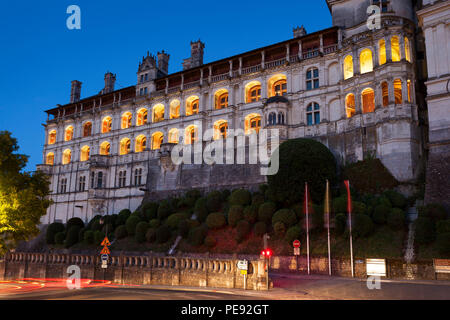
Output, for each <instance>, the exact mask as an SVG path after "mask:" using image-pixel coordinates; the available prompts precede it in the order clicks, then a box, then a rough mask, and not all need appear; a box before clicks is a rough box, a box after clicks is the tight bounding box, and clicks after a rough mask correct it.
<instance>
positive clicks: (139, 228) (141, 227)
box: [135, 221, 150, 237]
mask: <svg viewBox="0 0 450 320" xmlns="http://www.w3.org/2000/svg"><path fill="white" fill-rule="evenodd" d="M148 228H150V225H149V224H148V222H145V221H141V222H139V223H138V224H137V225H136V230H135V233H138V232H139V233H142V234H143V236H144V237H145V233H146V232H147V230H148Z"/></svg>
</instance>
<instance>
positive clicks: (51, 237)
mask: <svg viewBox="0 0 450 320" xmlns="http://www.w3.org/2000/svg"><path fill="white" fill-rule="evenodd" d="M64 230H65V228H64V224H62V223H61V222H53V223H50V224H49V225H48V227H47V232H46V234H45V242H46V243H47V244H55V235H56V234H57V233H58V232H63V233H64Z"/></svg>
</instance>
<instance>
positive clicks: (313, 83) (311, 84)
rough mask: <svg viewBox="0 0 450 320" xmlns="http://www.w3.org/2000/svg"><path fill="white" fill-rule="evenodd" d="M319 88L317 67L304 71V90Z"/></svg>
mask: <svg viewBox="0 0 450 320" xmlns="http://www.w3.org/2000/svg"><path fill="white" fill-rule="evenodd" d="M317 88H319V69H317V68H312V69H309V70H308V71H307V72H306V90H312V89H317Z"/></svg>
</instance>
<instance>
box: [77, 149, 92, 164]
mask: <svg viewBox="0 0 450 320" xmlns="http://www.w3.org/2000/svg"><path fill="white" fill-rule="evenodd" d="M90 150H91V149H90V148H89V146H83V147H82V148H81V153H80V161H88V160H89V152H90Z"/></svg>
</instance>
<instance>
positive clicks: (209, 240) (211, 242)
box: [203, 236, 217, 249]
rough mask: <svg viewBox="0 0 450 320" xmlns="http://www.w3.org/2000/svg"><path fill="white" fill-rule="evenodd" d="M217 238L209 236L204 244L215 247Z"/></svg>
mask: <svg viewBox="0 0 450 320" xmlns="http://www.w3.org/2000/svg"><path fill="white" fill-rule="evenodd" d="M216 243H217V242H216V239H215V238H214V237H213V236H207V237H206V238H205V241H204V242H203V244H204V245H205V246H206V247H208V248H210V249H211V248H213V247H214V246H215V245H216Z"/></svg>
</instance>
